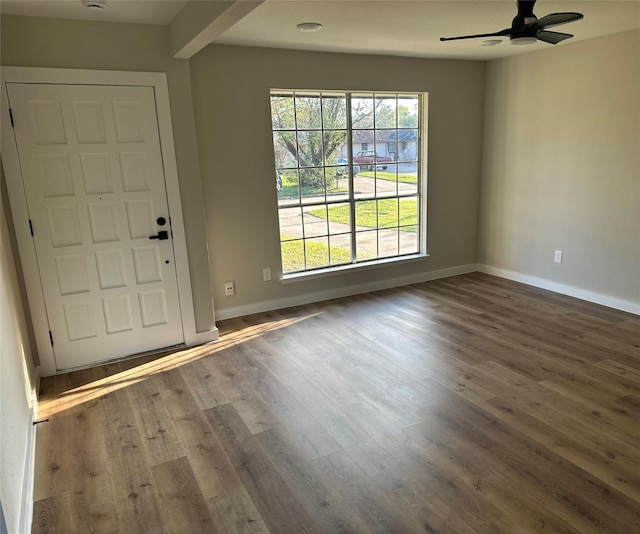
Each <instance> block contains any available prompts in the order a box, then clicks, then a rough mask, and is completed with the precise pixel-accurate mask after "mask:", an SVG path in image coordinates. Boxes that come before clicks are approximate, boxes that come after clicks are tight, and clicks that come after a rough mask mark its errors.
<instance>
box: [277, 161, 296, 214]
mask: <svg viewBox="0 0 640 534" xmlns="http://www.w3.org/2000/svg"><path fill="white" fill-rule="evenodd" d="M278 177H280V191H278V203H279V204H280V205H284V204H291V203H298V202H300V182H299V178H298V171H297V170H296V169H288V170H285V171H276V187H277V184H278Z"/></svg>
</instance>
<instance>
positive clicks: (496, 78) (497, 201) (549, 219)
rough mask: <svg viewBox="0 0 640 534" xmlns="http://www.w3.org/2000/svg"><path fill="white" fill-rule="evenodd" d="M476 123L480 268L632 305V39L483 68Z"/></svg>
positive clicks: (638, 115) (636, 194) (635, 67)
mask: <svg viewBox="0 0 640 534" xmlns="http://www.w3.org/2000/svg"><path fill="white" fill-rule="evenodd" d="M485 117H486V119H485V131H484V164H483V182H482V195H481V196H482V200H481V206H480V214H481V217H480V222H481V224H480V228H481V232H480V240H479V262H480V263H481V264H486V265H489V266H491V267H494V268H498V269H504V270H507V271H510V272H511V273H518V274H520V275H526V276H530V277H535V278H539V279H543V280H547V281H551V282H554V283H556V284H560V285H565V286H572V287H575V288H579V289H581V290H584V291H585V292H588V293H589V292H590V293H595V294H600V295H602V296H604V297H605V299H604V300H606V299H607V298H612V299H614V300H615V299H618V300H620V301H628V302H630V303H631V304H632V306H631V307H630V309H631V310H633V309H634V306H635V307H636V309H640V308H637V307H638V306H640V31H631V32H625V33H621V34H617V35H613V36H608V37H603V38H599V39H593V40H588V41H583V42H577V43H570V44H563V45H559V46H557V47H555V48H549V49H548V50H543V51H540V52H535V53H530V54H524V55H520V56H515V57H512V58H508V59H502V60H496V61H491V62H489V64H488V66H487V86H486V110H485ZM556 249H558V250H562V251H564V260H563V263H562V264H557V263H554V261H553V260H554V250H556ZM601 300H602V299H601Z"/></svg>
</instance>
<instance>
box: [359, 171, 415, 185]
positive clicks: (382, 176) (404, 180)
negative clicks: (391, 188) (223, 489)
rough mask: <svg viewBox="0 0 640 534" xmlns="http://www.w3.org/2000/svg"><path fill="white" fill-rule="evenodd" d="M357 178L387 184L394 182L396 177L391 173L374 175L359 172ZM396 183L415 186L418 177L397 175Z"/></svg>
mask: <svg viewBox="0 0 640 534" xmlns="http://www.w3.org/2000/svg"><path fill="white" fill-rule="evenodd" d="M358 176H364V177H366V178H378V180H388V181H389V182H395V181H396V175H395V173H392V172H380V171H378V172H377V173H374V172H373V171H367V172H361V173H360V174H359V175H358ZM398 181H399V182H402V183H405V184H417V183H418V176H417V175H415V174H398Z"/></svg>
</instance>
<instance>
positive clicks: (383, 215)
mask: <svg viewBox="0 0 640 534" xmlns="http://www.w3.org/2000/svg"><path fill="white" fill-rule="evenodd" d="M397 226H398V199H397V198H385V199H382V200H378V227H379V228H396V227H397Z"/></svg>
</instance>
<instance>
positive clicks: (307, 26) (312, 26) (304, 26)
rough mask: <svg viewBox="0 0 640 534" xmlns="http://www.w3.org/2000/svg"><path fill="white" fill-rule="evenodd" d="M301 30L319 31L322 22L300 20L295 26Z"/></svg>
mask: <svg viewBox="0 0 640 534" xmlns="http://www.w3.org/2000/svg"><path fill="white" fill-rule="evenodd" d="M296 28H298V29H299V30H300V31H301V32H319V31H320V30H321V29H322V24H320V23H319V22H301V23H300V24H298V25H297V26H296Z"/></svg>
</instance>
